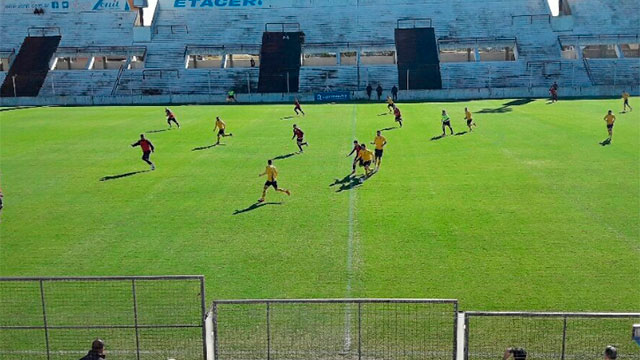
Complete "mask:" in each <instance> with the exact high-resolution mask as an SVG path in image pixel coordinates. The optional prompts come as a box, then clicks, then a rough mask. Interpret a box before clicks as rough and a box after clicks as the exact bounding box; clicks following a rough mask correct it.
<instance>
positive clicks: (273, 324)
mask: <svg viewBox="0 0 640 360" xmlns="http://www.w3.org/2000/svg"><path fill="white" fill-rule="evenodd" d="M457 310H458V302H457V300H438V299H314V300H225V301H214V302H213V305H212V308H211V312H210V314H211V316H212V319H213V349H214V351H213V353H214V358H215V359H216V360H224V359H236V358H242V359H276V358H277V359H301V360H302V359H318V358H344V359H370V358H376V359H377V358H380V359H382V358H394V359H417V358H423V359H424V358H429V359H442V360H449V359H453V360H455V359H456V355H457V353H456V351H457V337H456V332H457V321H456V316H457Z"/></svg>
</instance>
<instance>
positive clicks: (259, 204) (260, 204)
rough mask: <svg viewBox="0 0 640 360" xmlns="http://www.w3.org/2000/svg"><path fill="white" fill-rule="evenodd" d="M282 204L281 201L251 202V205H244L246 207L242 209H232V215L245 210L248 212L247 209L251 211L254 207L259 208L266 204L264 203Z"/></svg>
mask: <svg viewBox="0 0 640 360" xmlns="http://www.w3.org/2000/svg"><path fill="white" fill-rule="evenodd" d="M282 204H283V203H281V202H263V203H253V204H251V206H249V207H246V208H244V209H242V210H236V211H234V212H233V214H232V215H239V214H242V213H246V212H249V211H252V210H255V209H258V208H261V207H263V206H266V205H282Z"/></svg>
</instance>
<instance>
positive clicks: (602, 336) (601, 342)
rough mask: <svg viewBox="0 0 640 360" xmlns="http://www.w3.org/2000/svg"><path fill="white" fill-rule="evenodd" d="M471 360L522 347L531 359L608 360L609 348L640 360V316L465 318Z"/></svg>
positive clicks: (480, 314)
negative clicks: (639, 327)
mask: <svg viewBox="0 0 640 360" xmlns="http://www.w3.org/2000/svg"><path fill="white" fill-rule="evenodd" d="M464 315H465V319H464V320H465V344H464V345H465V346H464V349H465V353H464V359H465V360H481V359H498V358H500V357H501V356H502V354H503V353H504V351H505V349H506V348H508V347H521V348H524V349H525V350H526V351H527V359H534V360H535V359H540V360H542V359H544V360H556V359H557V360H565V359H567V360H568V359H587V360H591V359H593V360H597V359H602V358H603V355H602V354H603V351H604V349H605V347H606V346H607V345H613V346H615V347H617V349H618V359H633V360H640V351H639V349H638V346H637V345H636V344H635V343H634V342H633V340H632V339H631V336H630V334H631V328H632V326H633V324H634V323H638V322H640V313H564V312H479V311H469V312H465V313H464Z"/></svg>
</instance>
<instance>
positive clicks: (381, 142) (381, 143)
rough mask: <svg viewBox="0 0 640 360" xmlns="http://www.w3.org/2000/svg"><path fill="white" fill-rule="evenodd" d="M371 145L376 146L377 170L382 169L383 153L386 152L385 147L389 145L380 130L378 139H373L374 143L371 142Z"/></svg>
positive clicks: (377, 134)
mask: <svg viewBox="0 0 640 360" xmlns="http://www.w3.org/2000/svg"><path fill="white" fill-rule="evenodd" d="M371 144H373V145H375V146H376V149H375V163H376V170H378V169H379V168H380V163H381V162H382V153H383V152H384V147H385V145H387V139H386V138H385V137H384V136H382V132H381V131H380V130H378V132H376V137H375V139H373V142H371Z"/></svg>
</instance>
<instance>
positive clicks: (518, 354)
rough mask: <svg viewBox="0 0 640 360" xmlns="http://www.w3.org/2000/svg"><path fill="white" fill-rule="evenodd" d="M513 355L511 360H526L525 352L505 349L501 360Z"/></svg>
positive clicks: (520, 349) (521, 349)
mask: <svg viewBox="0 0 640 360" xmlns="http://www.w3.org/2000/svg"><path fill="white" fill-rule="evenodd" d="M511 355H513V360H526V359H527V352H526V351H525V350H524V349H523V348H507V349H506V350H505V351H504V356H503V357H502V359H503V360H507V359H508V358H510V357H511Z"/></svg>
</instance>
